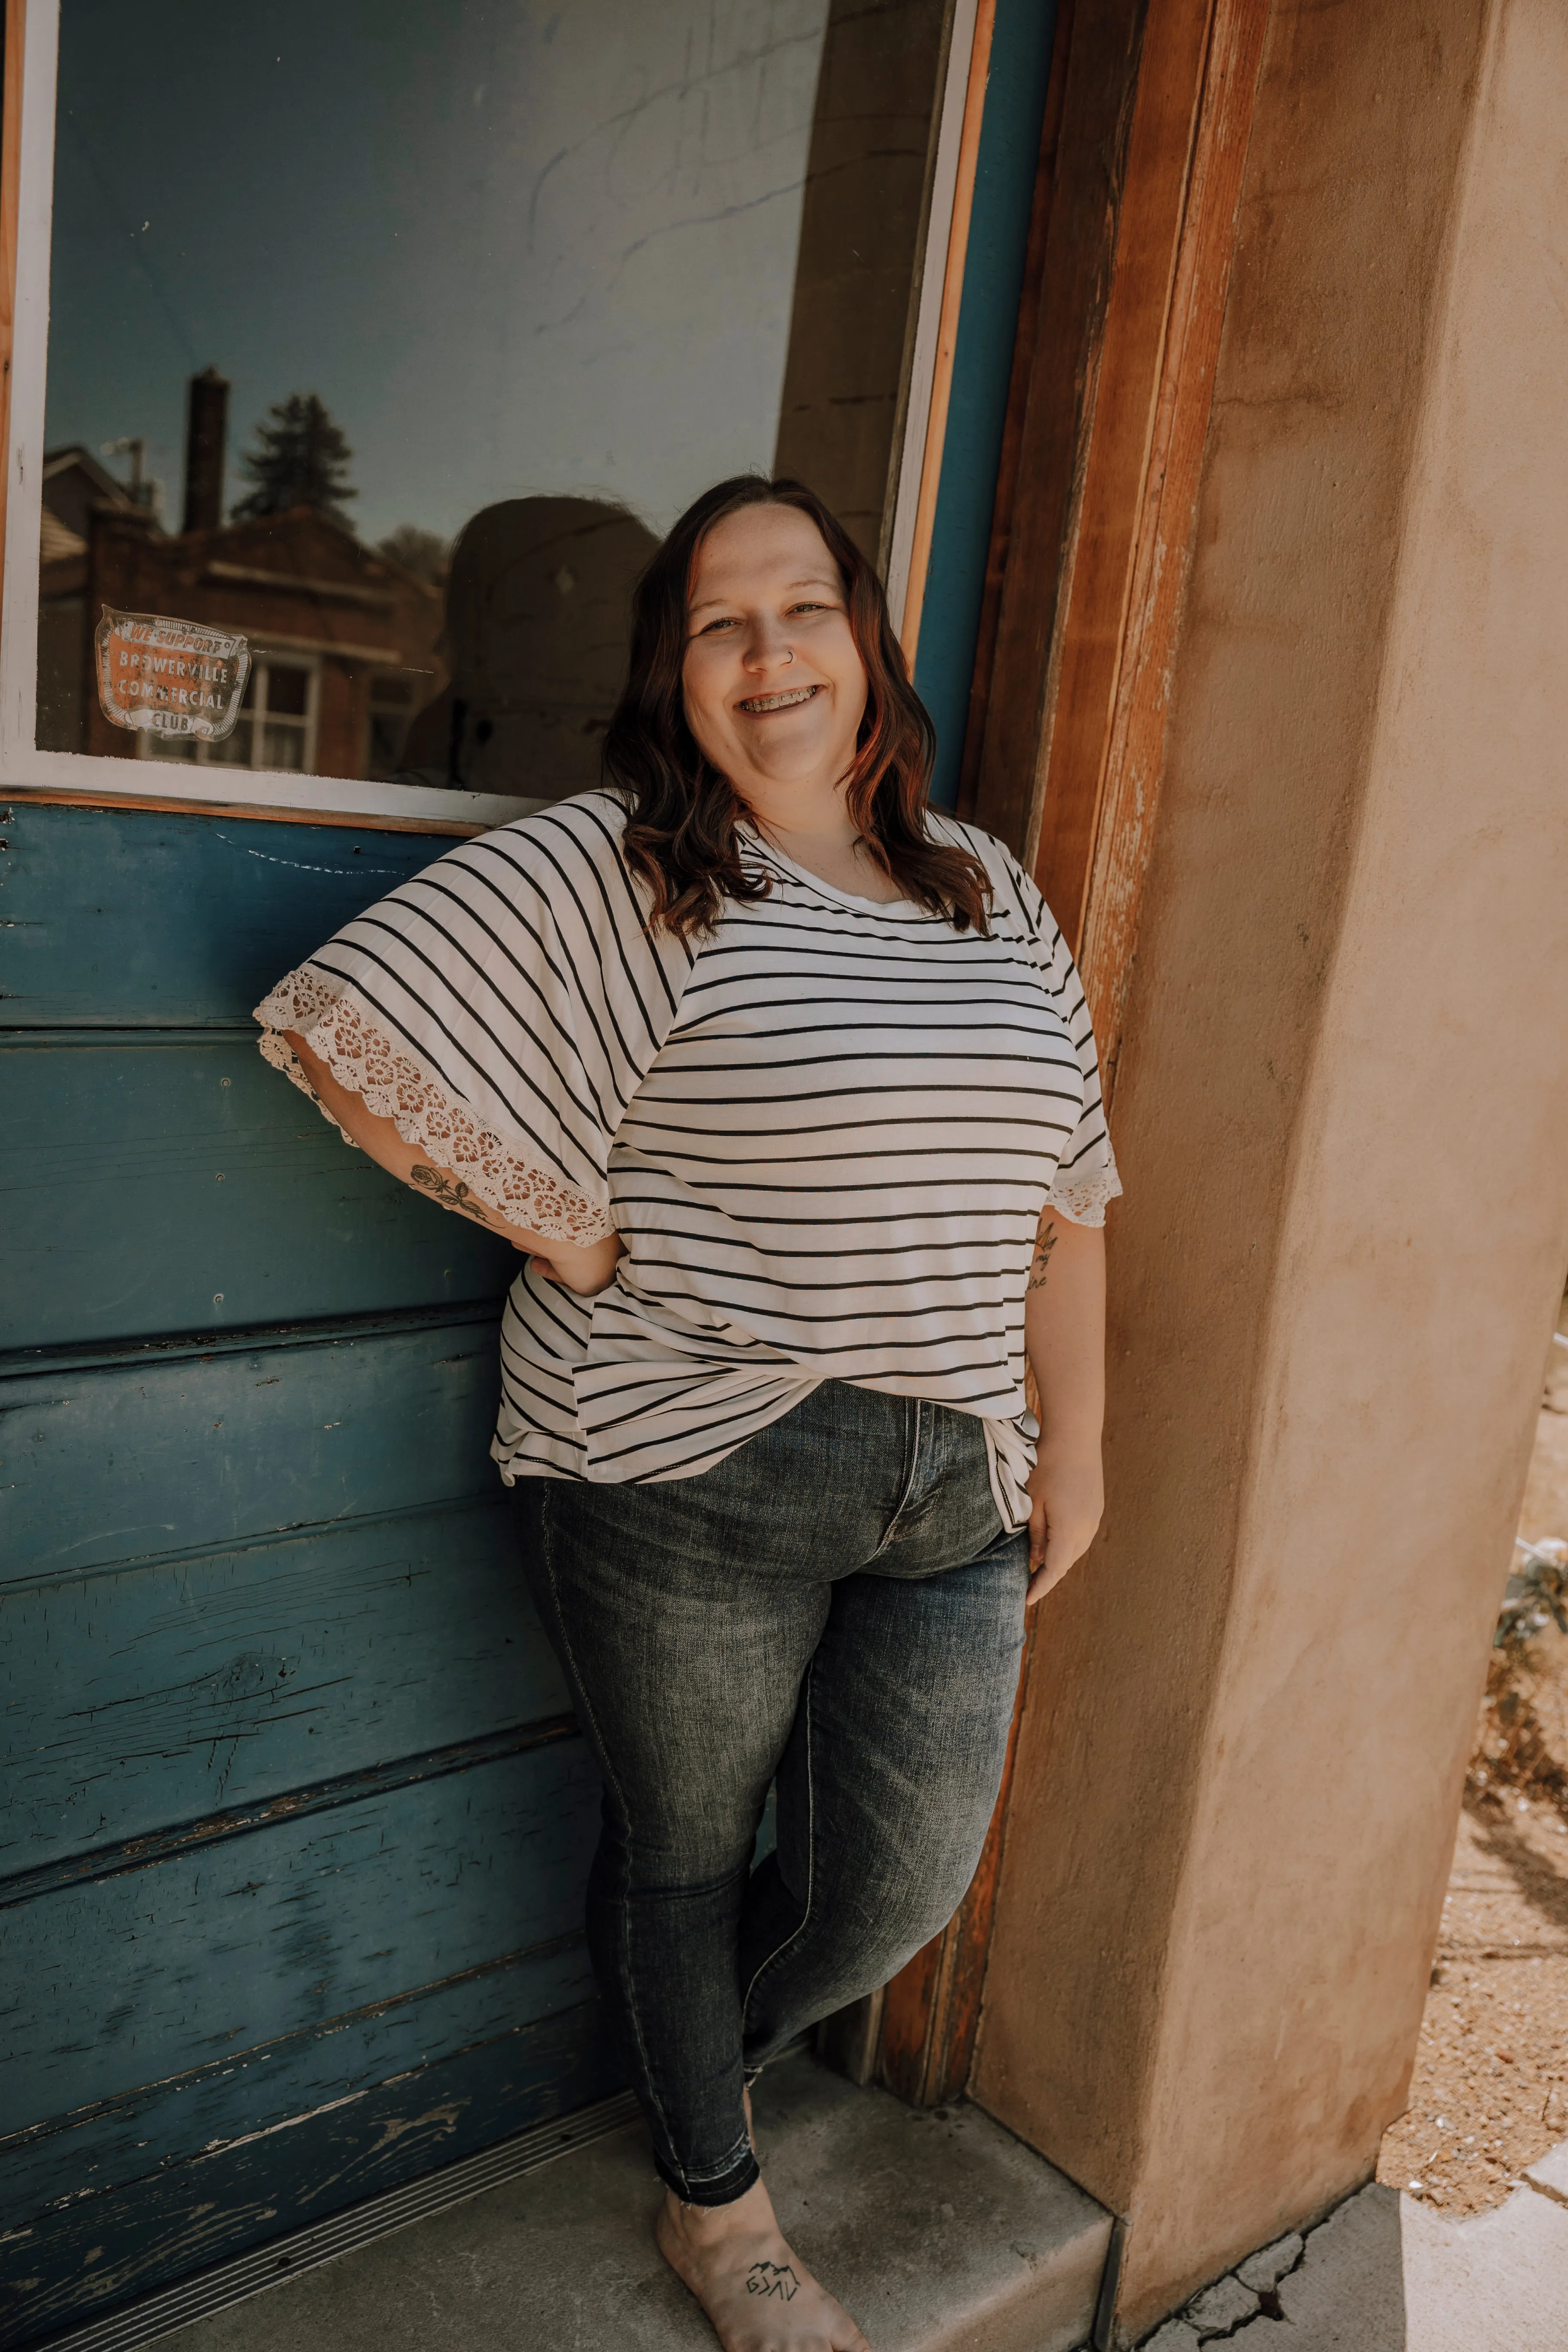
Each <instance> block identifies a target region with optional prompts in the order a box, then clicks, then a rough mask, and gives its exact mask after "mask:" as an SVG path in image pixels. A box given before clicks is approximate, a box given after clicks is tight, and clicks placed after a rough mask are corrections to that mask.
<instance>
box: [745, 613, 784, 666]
mask: <svg viewBox="0 0 1568 2352" xmlns="http://www.w3.org/2000/svg"><path fill="white" fill-rule="evenodd" d="M742 658H743V659H744V661H745V665H746V667H747V668H748V669H752V670H766V669H773V668H775V667H777V666H778V665H779V664H780V663H782V662H787V661H791V660H793V659H794V656H793V655H792V653H791V651H790V646H789V639H788V637H787V635H785V633H784V630H783V629H782V628H780V626H779V625H778V624H777V622H776V621H758V622H756V623H755V624H754V625H752V628H751V629H749V630H748V631H747V634H746V643H745V647H744V651H743V656H742Z"/></svg>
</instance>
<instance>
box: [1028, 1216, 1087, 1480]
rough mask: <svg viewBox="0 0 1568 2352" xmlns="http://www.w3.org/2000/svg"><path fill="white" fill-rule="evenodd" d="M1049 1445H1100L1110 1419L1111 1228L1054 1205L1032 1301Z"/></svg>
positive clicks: (1032, 1344)
mask: <svg viewBox="0 0 1568 2352" xmlns="http://www.w3.org/2000/svg"><path fill="white" fill-rule="evenodd" d="M1024 1345H1025V1348H1026V1351H1027V1354H1028V1359H1029V1369H1030V1370H1031V1371H1032V1372H1033V1373H1034V1375H1035V1387H1036V1389H1037V1391H1038V1394H1039V1400H1040V1436H1041V1442H1042V1444H1069V1445H1070V1444H1084V1445H1095V1446H1098V1444H1099V1443H1100V1430H1101V1427H1102V1425H1103V1423H1104V1420H1105V1234H1104V1230H1103V1228H1102V1227H1100V1226H1098V1225H1075V1224H1074V1223H1072V1221H1071V1219H1070V1218H1068V1217H1064V1216H1061V1215H1059V1214H1058V1213H1053V1212H1052V1211H1051V1210H1050V1209H1048V1208H1047V1211H1046V1213H1045V1214H1044V1216H1043V1217H1042V1218H1041V1220H1040V1230H1039V1234H1038V1237H1037V1240H1036V1243H1035V1262H1034V1264H1033V1265H1032V1266H1031V1267H1030V1269H1029V1287H1028V1293H1027V1297H1026V1301H1025V1307H1024Z"/></svg>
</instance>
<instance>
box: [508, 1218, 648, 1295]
mask: <svg viewBox="0 0 1568 2352" xmlns="http://www.w3.org/2000/svg"><path fill="white" fill-rule="evenodd" d="M625 1254H626V1244H625V1243H624V1242H623V1241H622V1239H621V1237H620V1235H619V1234H605V1238H604V1240H603V1241H602V1242H590V1243H589V1244H588V1246H587V1248H586V1249H580V1248H579V1247H578V1246H577V1244H576V1243H575V1242H552V1243H551V1244H550V1249H549V1253H548V1255H546V1253H545V1252H544V1251H543V1250H535V1251H534V1253H533V1255H531V1257H530V1259H529V1261H528V1265H529V1271H530V1273H531V1274H537V1275H542V1276H543V1278H544V1280H545V1281H546V1282H558V1283H560V1284H561V1286H562V1287H563V1289H565V1290H574V1291H575V1292H576V1293H577V1296H578V1297H580V1298H593V1297H596V1296H597V1294H598V1293H599V1292H600V1291H601V1290H607V1289H608V1288H609V1286H610V1285H611V1283H612V1282H614V1280H615V1278H616V1262H617V1261H618V1260H619V1259H620V1258H621V1257H622V1256H624V1255H625Z"/></svg>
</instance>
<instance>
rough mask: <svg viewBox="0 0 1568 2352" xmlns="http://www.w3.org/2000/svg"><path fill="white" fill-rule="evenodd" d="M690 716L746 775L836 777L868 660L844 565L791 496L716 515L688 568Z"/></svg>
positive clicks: (711, 751) (846, 755)
mask: <svg viewBox="0 0 1568 2352" xmlns="http://www.w3.org/2000/svg"><path fill="white" fill-rule="evenodd" d="M683 684H684V687H685V693H686V718H687V724H688V725H689V728H690V730H691V732H692V734H693V735H694V736H695V737H696V739H697V741H698V744H699V746H700V750H701V751H702V752H703V754H704V755H705V757H706V758H707V759H708V760H709V761H710V762H711V764H712V765H713V766H714V767H715V768H717V769H718V770H719V772H720V773H721V775H725V776H728V777H729V779H730V782H731V783H732V784H733V785H734V787H735V789H736V791H737V792H738V793H740V794H741V796H742V799H744V798H745V797H746V796H747V789H748V786H749V785H755V786H767V785H773V786H777V785H780V784H784V785H786V786H787V785H790V784H812V783H816V784H817V785H819V786H820V785H823V784H827V785H834V784H837V783H839V782H842V781H843V779H844V777H845V776H846V775H847V773H848V771H849V768H850V765H851V763H852V762H853V761H854V757H855V740H856V737H857V735H858V731H859V727H860V720H861V718H862V716H863V714H864V712H865V709H866V666H865V664H864V663H863V662H862V660H861V658H860V656H859V653H858V650H857V648H856V645H855V640H854V638H853V636H852V635H850V631H849V614H848V609H847V603H846V600H845V593H844V583H843V581H842V579H841V578H840V577H839V572H838V566H837V564H836V563H835V562H834V560H833V558H832V556H831V555H830V554H829V552H828V551H827V548H826V544H825V542H824V541H823V537H822V534H821V532H820V531H819V530H817V528H816V524H815V523H814V522H813V521H812V520H811V519H810V517H809V516H807V515H803V514H802V513H800V512H799V511H798V509H796V508H795V507H778V506H754V507H742V508H741V509H740V510H739V511H738V512H737V513H735V514H731V515H726V516H725V517H724V518H723V520H722V521H721V522H717V523H715V524H714V526H713V529H712V530H710V532H709V534H708V536H707V538H706V539H705V540H704V541H703V542H702V544H701V547H700V549H699V551H698V555H697V562H696V564H695V566H694V568H693V572H692V581H691V602H690V605H689V614H688V637H687V646H686V663H685V668H684V672H683Z"/></svg>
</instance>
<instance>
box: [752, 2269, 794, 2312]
mask: <svg viewBox="0 0 1568 2352" xmlns="http://www.w3.org/2000/svg"><path fill="white" fill-rule="evenodd" d="M799 2284H800V2281H799V2280H798V2279H797V2278H796V2276H795V2273H794V2272H793V2271H792V2270H791V2268H790V2266H789V2264H788V2263H752V2267H751V2269H750V2270H749V2271H748V2272H747V2273H746V2293H747V2294H781V2295H783V2297H784V2301H785V2302H786V2303H793V2302H794V2301H795V2289H796V2287H797V2286H798V2285H799Z"/></svg>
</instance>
